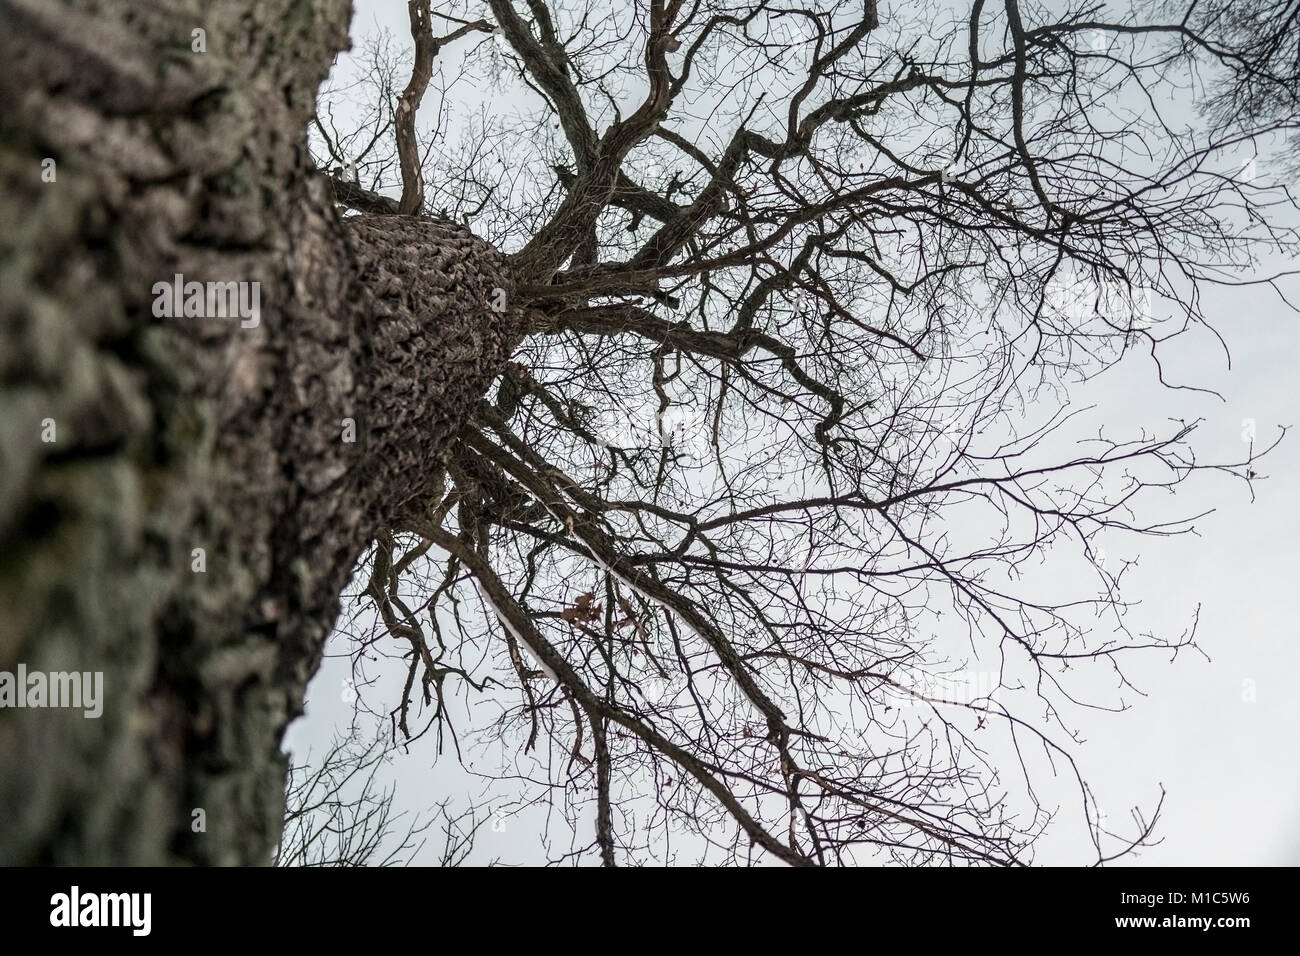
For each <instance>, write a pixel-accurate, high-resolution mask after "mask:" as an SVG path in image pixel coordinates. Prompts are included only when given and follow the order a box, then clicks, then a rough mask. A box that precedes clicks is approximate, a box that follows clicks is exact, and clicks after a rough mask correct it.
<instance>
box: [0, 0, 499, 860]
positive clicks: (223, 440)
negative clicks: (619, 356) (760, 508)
mask: <svg viewBox="0 0 1300 956" xmlns="http://www.w3.org/2000/svg"><path fill="white" fill-rule="evenodd" d="M349 15H350V11H349V7H348V3H347V0H313V2H308V0H242V2H212V3H207V4H199V3H195V2H185V0H165V2H157V3H150V4H147V5H139V4H136V3H134V2H130V0H118V2H107V3H105V2H102V0H101V2H92V0H75V2H69V3H54V2H52V0H0V62H3V64H4V66H3V69H0V102H3V103H4V104H5V106H4V111H3V113H2V114H0V223H2V224H3V229H2V230H0V430H2V431H0V672H10V673H15V672H16V670H17V668H18V666H19V665H20V664H21V665H25V668H26V671H27V672H28V673H32V672H45V673H48V672H55V671H61V672H67V671H78V672H97V671H98V672H102V673H103V712H102V715H101V716H100V717H98V718H94V717H87V716H85V715H84V714H83V711H82V710H79V709H71V708H48V707H47V708H44V709H33V708H26V707H25V708H17V707H5V708H4V709H0V863H4V864H28V863H73V862H76V863H105V864H115V863H173V862H194V863H216V864H231V863H262V862H266V861H267V860H268V859H269V853H270V850H271V848H272V847H273V846H274V843H275V841H276V839H277V837H278V834H279V830H280V820H281V812H282V806H281V804H282V799H283V797H282V793H283V782H284V773H285V764H284V760H283V758H282V757H281V755H280V739H281V736H282V733H283V731H284V729H285V727H286V725H287V724H288V722H289V721H290V720H291V719H292V718H293V717H295V716H296V715H298V714H299V713H300V712H301V708H302V700H303V694H304V691H305V688H306V684H307V681H308V680H309V679H310V677H311V675H312V673H313V672H314V671H315V669H316V667H317V665H318V663H319V660H320V655H321V649H322V646H323V643H324V640H325V638H326V636H327V634H328V633H329V630H330V627H331V625H332V624H333V622H334V619H335V616H336V614H337V611H338V595H339V593H340V591H341V589H342V588H343V586H344V585H345V583H346V581H347V576H348V573H349V570H350V568H351V566H352V565H353V562H354V561H355V559H356V558H357V556H358V555H359V554H360V553H361V551H362V549H364V547H365V546H366V544H367V543H368V541H369V540H370V539H371V537H372V535H373V533H374V531H375V529H376V528H377V527H378V526H379V525H380V524H381V523H384V522H386V521H388V520H391V519H393V518H395V517H398V516H400V514H401V513H402V512H403V511H404V510H405V509H407V508H411V507H419V506H420V505H421V503H422V502H423V501H424V500H425V499H426V498H427V493H428V492H429V491H430V489H431V487H432V486H433V485H434V483H435V482H436V480H437V479H436V478H435V476H436V475H438V474H439V473H440V470H441V469H440V467H439V459H440V457H441V455H442V453H443V451H444V450H445V448H446V446H447V443H448V441H449V439H450V436H451V435H452V434H454V432H455V431H456V430H457V428H458V427H459V426H460V424H461V423H462V422H463V420H464V417H465V415H466V414H467V410H468V409H469V408H470V407H471V406H472V404H473V403H474V401H476V400H477V399H478V398H479V397H480V396H481V395H482V394H483V393H484V391H485V390H486V388H487V386H488V384H489V382H490V381H491V379H492V377H493V376H494V375H495V374H496V372H497V370H498V368H499V365H500V363H501V362H502V361H503V359H504V357H505V354H506V352H507V350H508V348H509V347H510V344H511V342H512V340H513V338H514V327H513V319H512V317H511V314H510V313H509V312H505V313H498V312H496V311H494V310H493V309H492V308H491V305H492V304H494V290H496V289H502V290H505V291H504V294H505V296H507V298H508V296H509V294H510V293H511V291H512V289H511V286H510V282H509V278H508V276H507V274H506V270H505V267H504V264H503V260H502V259H501V257H500V256H499V255H497V253H496V252H495V251H494V250H492V249H491V248H490V247H489V246H487V245H486V244H485V243H483V242H481V241H480V240H477V239H475V238H474V237H473V236H471V235H470V234H469V233H468V232H466V231H465V230H462V229H459V228H457V227H453V226H450V225H447V224H439V223H431V222H425V221H420V220H416V219H412V218H406V217H362V218H358V219H351V220H346V221H340V219H339V218H338V216H337V215H336V213H335V211H334V207H333V205H332V202H331V197H330V194H329V187H328V184H327V183H326V182H325V181H324V180H323V179H321V178H320V177H319V176H318V175H317V174H316V172H315V171H314V170H313V169H312V168H311V164H310V161H309V158H308V156H307V152H306V146H305V129H306V125H307V122H308V120H309V118H310V116H311V114H312V109H313V99H314V95H315V91H316V89H317V87H318V85H319V84H320V82H321V81H322V79H323V78H324V76H325V75H326V72H327V71H328V69H329V66H330V64H331V62H332V60H333V57H334V55H335V53H336V52H337V51H338V50H339V49H341V48H343V47H344V46H345V45H346V42H347V27H348V21H349ZM199 29H201V30H203V31H204V33H203V34H202V35H201V39H202V40H203V47H204V50H203V51H199V50H198V46H199V43H198V40H196V36H199V35H197V34H195V33H194V31H195V30H199ZM45 160H53V166H51V164H50V163H48V162H44V161H45ZM51 169H52V170H53V171H54V181H52V182H51V181H47V180H48V179H49V176H50V173H49V170H51ZM177 274H180V275H183V277H184V282H190V281H197V282H203V283H209V282H247V283H258V286H257V287H256V288H257V290H258V297H259V300H260V315H259V316H257V321H256V324H255V325H254V322H253V318H252V317H251V316H249V317H246V318H244V319H242V320H241V318H240V317H221V316H219V315H212V314H210V312H209V314H207V315H206V316H202V317H199V316H192V317H188V318H185V317H174V318H167V317H159V316H157V315H156V314H155V312H156V310H157V309H158V308H159V306H158V302H159V299H160V294H159V293H158V292H157V291H156V290H155V285H156V284H158V283H167V284H172V283H173V282H174V277H175V276H176V275H177ZM247 288H248V289H249V290H252V289H253V288H254V287H253V286H251V285H250V286H248V287H247ZM495 296H496V298H497V301H499V300H500V296H501V293H495ZM250 297H251V292H250ZM208 305H209V307H210V306H211V302H209V303H208ZM353 438H354V440H349V439H353ZM51 439H52V440H51ZM198 549H202V550H201V551H200V550H198ZM199 810H201V811H202V813H201V814H200V813H198V812H197V811H199ZM200 824H201V825H200Z"/></svg>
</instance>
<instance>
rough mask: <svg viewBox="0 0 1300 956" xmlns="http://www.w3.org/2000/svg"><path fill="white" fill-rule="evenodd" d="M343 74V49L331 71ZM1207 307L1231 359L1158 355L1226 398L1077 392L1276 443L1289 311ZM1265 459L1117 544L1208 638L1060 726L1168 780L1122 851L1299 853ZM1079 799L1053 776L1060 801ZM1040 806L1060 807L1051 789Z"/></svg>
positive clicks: (1152, 389)
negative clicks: (1142, 534) (1161, 534)
mask: <svg viewBox="0 0 1300 956" xmlns="http://www.w3.org/2000/svg"><path fill="white" fill-rule="evenodd" d="M356 7H357V12H356V17H355V19H354V29H353V38H354V42H356V41H357V40H359V39H360V38H361V36H362V35H364V34H365V33H367V32H370V31H373V30H374V29H375V28H376V27H377V26H379V27H386V28H387V29H389V30H390V31H391V32H392V34H393V35H394V37H395V38H397V39H398V41H399V42H401V43H404V44H407V45H409V42H410V41H409V31H408V27H407V21H406V3H405V2H402V0H369V2H367V0H358V2H357V3H356ZM887 13H888V10H887V9H886V15H887ZM352 68H353V67H352V65H351V64H349V63H348V62H347V59H346V58H344V60H343V61H341V63H340V64H339V66H338V67H337V71H338V72H339V73H343V72H346V71H348V70H350V69H352ZM404 79H405V78H404V77H403V81H404ZM431 95H432V91H431ZM428 102H429V101H428V100H426V103H428ZM497 105H498V106H500V107H501V108H503V109H506V108H509V105H508V104H497ZM422 115H423V114H422ZM1267 161H1268V159H1267V157H1261V158H1260V160H1259V162H1261V163H1265V162H1267ZM1282 266H1283V264H1282V263H1276V262H1275V263H1272V267H1273V268H1279V267H1282ZM1290 291H1291V293H1292V298H1293V301H1297V302H1300V288H1296V286H1295V285H1294V284H1293V285H1292V286H1290ZM1205 312H1206V314H1207V316H1208V318H1209V319H1210V321H1211V322H1212V323H1213V324H1214V326H1215V328H1216V329H1217V330H1218V332H1219V333H1220V334H1221V335H1222V337H1223V339H1224V340H1225V341H1226V343H1227V345H1228V347H1229V349H1230V350H1231V367H1229V364H1228V360H1227V357H1226V356H1225V354H1224V351H1223V349H1222V348H1221V347H1220V346H1219V344H1218V342H1216V341H1215V340H1214V339H1213V337H1211V336H1209V335H1207V334H1196V335H1193V336H1191V337H1189V338H1188V339H1186V340H1185V341H1183V342H1181V343H1180V344H1179V345H1178V346H1177V347H1176V348H1174V349H1172V350H1171V351H1170V352H1168V353H1167V354H1165V356H1164V360H1165V374H1166V378H1167V379H1170V380H1172V381H1177V382H1185V383H1188V384H1194V385H1197V386H1200V387H1202V388H1208V389H1212V390H1215V391H1217V392H1219V393H1221V394H1222V396H1223V398H1224V400H1222V401H1221V400H1220V399H1218V398H1216V397H1214V396H1211V395H1205V394H1202V393H1197V392H1193V391H1170V390H1167V389H1161V388H1160V387H1158V385H1157V384H1156V380H1155V371H1154V368H1153V366H1152V364H1151V362H1150V360H1149V359H1144V358H1143V357H1142V356H1141V355H1139V354H1134V355H1133V356H1132V357H1131V358H1129V359H1126V360H1125V361H1124V363H1122V364H1121V365H1120V366H1119V367H1117V368H1115V369H1113V370H1111V371H1110V372H1108V373H1106V374H1105V375H1103V376H1102V377H1100V378H1099V379H1098V380H1096V381H1095V382H1093V383H1090V385H1089V386H1088V387H1087V389H1086V390H1085V389H1079V390H1078V391H1077V392H1076V394H1075V395H1074V396H1073V397H1074V400H1075V401H1076V402H1077V403H1078V404H1079V405H1086V404H1096V405H1097V406H1098V408H1099V412H1098V413H1099V414H1101V415H1102V416H1103V417H1104V418H1105V420H1106V421H1107V422H1110V423H1115V424H1116V425H1123V424H1125V423H1132V424H1133V425H1135V426H1137V425H1141V424H1146V425H1148V426H1153V427H1154V426H1158V425H1160V424H1161V423H1163V422H1165V421H1166V420H1167V419H1170V418H1182V419H1187V420H1192V419H1197V418H1203V419H1204V420H1205V424H1204V426H1203V427H1202V429H1201V430H1200V432H1199V436H1198V439H1197V442H1196V448H1197V451H1198V455H1199V456H1201V458H1202V460H1209V459H1214V458H1220V459H1224V460H1229V461H1231V460H1236V459H1239V458H1240V457H1241V456H1242V455H1243V452H1244V448H1245V446H1244V444H1243V430H1244V428H1245V427H1246V426H1245V422H1246V421H1247V420H1253V422H1254V425H1255V430H1256V444H1257V445H1258V444H1267V443H1269V442H1270V441H1271V440H1272V438H1273V436H1274V435H1275V434H1276V432H1277V428H1278V426H1282V425H1286V426H1291V425H1295V424H1297V423H1300V397H1298V396H1300V384H1297V378H1298V377H1297V372H1296V370H1297V368H1300V328H1297V319H1296V316H1295V314H1293V313H1292V312H1290V311H1289V310H1288V309H1287V308H1286V307H1285V306H1284V305H1283V303H1282V302H1281V301H1279V299H1278V297H1277V295H1276V294H1275V293H1273V292H1271V291H1270V290H1268V289H1266V288H1246V289H1238V290H1231V291H1229V290H1223V289H1210V290H1207V292H1206V294H1205ZM1259 471H1260V472H1261V473H1262V474H1263V475H1265V476H1267V480H1264V481H1260V482H1257V483H1256V484H1255V487H1254V495H1255V500H1254V501H1252V500H1251V497H1250V493H1249V491H1248V490H1247V489H1246V488H1245V487H1244V486H1243V485H1242V484H1241V483H1240V482H1239V481H1233V480H1230V479H1228V478H1227V477H1226V476H1219V475H1216V474H1201V475H1198V476H1196V477H1194V478H1193V479H1192V480H1190V481H1189V482H1187V483H1186V484H1185V485H1184V486H1182V488H1181V489H1180V490H1179V492H1178V495H1177V501H1176V503H1175V504H1176V510H1177V511H1178V512H1180V513H1182V514H1195V513H1199V512H1202V511H1208V510H1211V509H1213V513H1212V514H1209V515H1208V516H1206V517H1205V518H1203V519H1201V520H1199V521H1197V523H1196V530H1197V535H1196V536H1184V537H1176V538H1167V539H1158V538H1157V539H1145V540H1142V541H1140V542H1138V546H1137V547H1136V548H1135V549H1134V550H1133V551H1132V552H1131V553H1127V552H1126V553H1125V554H1122V555H1119V556H1117V557H1118V558H1136V559H1137V560H1138V564H1137V566H1136V567H1135V568H1134V569H1133V570H1132V571H1131V572H1130V577H1129V578H1127V579H1126V588H1125V594H1126V596H1128V597H1129V598H1131V599H1139V600H1140V601H1141V602H1142V603H1141V607H1140V608H1138V609H1137V610H1136V611H1135V612H1134V616H1133V618H1132V619H1131V620H1130V624H1131V625H1132V626H1133V627H1134V631H1135V632H1141V631H1146V630H1151V631H1155V632H1157V633H1162V634H1175V635H1176V634H1177V633H1179V632H1181V631H1182V630H1183V629H1185V628H1186V627H1187V626H1188V625H1189V624H1190V622H1191V620H1192V618H1193V615H1194V614H1195V611H1196V608H1197V606H1198V605H1199V607H1200V616H1199V628H1198V632H1197V634H1198V637H1197V643H1198V644H1199V646H1200V648H1201V650H1203V651H1204V655H1202V654H1199V653H1197V652H1195V651H1184V652H1182V653H1180V654H1179V655H1178V658H1177V660H1175V661H1172V662H1171V661H1170V655H1169V654H1168V653H1163V654H1160V653H1156V654H1152V655H1147V656H1143V657H1140V658H1138V657H1135V658H1133V659H1132V660H1131V662H1130V663H1129V664H1128V665H1127V666H1126V675H1127V676H1128V678H1129V680H1130V681H1131V682H1132V683H1133V684H1135V685H1136V686H1137V687H1138V688H1140V689H1141V690H1142V691H1144V692H1145V694H1146V696H1145V697H1140V696H1137V695H1135V694H1133V693H1131V692H1130V693H1127V694H1126V695H1125V697H1124V699H1125V700H1126V701H1127V702H1128V703H1129V704H1130V707H1129V709H1128V710H1127V711H1125V712H1123V713H1118V714H1111V713H1101V712H1097V711H1084V710H1079V711H1075V712H1072V713H1071V714H1070V716H1069V719H1068V720H1067V725H1068V726H1070V727H1072V728H1075V729H1077V730H1078V731H1080V733H1081V734H1082V736H1083V737H1085V738H1086V739H1087V743H1086V745H1084V746H1083V747H1081V748H1079V749H1078V751H1077V758H1078V760H1079V762H1080V767H1081V769H1082V770H1083V773H1084V777H1085V779H1087V780H1089V782H1090V783H1091V784H1092V785H1093V788H1094V792H1095V794H1096V796H1097V799H1098V801H1099V803H1100V805H1101V806H1102V807H1103V809H1105V811H1106V812H1107V814H1108V817H1109V820H1110V822H1112V823H1115V822H1116V821H1123V820H1125V819H1127V817H1128V814H1129V807H1130V806H1132V805H1134V804H1138V805H1141V806H1144V807H1149V806H1151V805H1153V803H1154V800H1155V798H1156V796H1157V795H1158V793H1159V788H1160V786H1161V785H1163V786H1164V788H1165V790H1166V791H1167V797H1166V799H1165V805H1164V811H1163V814H1162V823H1161V826H1160V828H1159V830H1158V835H1159V836H1160V837H1162V838H1163V842H1162V843H1160V845H1158V846H1154V847H1150V848H1147V849H1144V850H1143V851H1142V852H1141V854H1140V856H1137V857H1130V858H1127V859H1126V860H1125V861H1124V862H1125V863H1127V864H1137V865H1147V864H1150V865H1155V864H1165V865H1184V864H1209V865H1217V864H1263V865H1277V864H1290V865H1296V864H1300V761H1298V760H1297V751H1298V749H1300V748H1298V747H1297V732H1298V731H1300V624H1298V623H1297V615H1296V593H1297V590H1298V584H1300V582H1297V570H1300V506H1298V505H1297V503H1296V500H1295V494H1294V492H1293V488H1294V476H1295V475H1296V474H1297V472H1298V471H1300V430H1297V431H1296V432H1294V433H1293V434H1292V435H1291V436H1288V438H1287V439H1286V440H1285V441H1284V442H1283V443H1282V445H1281V447H1280V448H1278V449H1277V450H1276V451H1275V452H1274V453H1273V454H1272V455H1270V456H1269V457H1268V458H1267V459H1265V460H1264V461H1263V462H1262V463H1261V465H1260V467H1259ZM347 651H348V648H347V647H346V646H344V642H342V641H339V640H335V641H332V642H331V646H330V648H329V654H330V655H331V656H329V657H328V658H327V660H326V662H325V664H324V665H323V666H322V668H321V670H320V673H319V674H318V675H317V677H316V679H315V680H314V681H313V683H312V685H311V687H310V689H309V692H308V697H307V707H306V716H305V717H304V718H303V719H301V720H299V721H298V722H297V723H295V724H294V725H293V727H291V728H290V732H289V734H288V738H287V741H286V748H287V749H288V750H289V751H290V752H291V753H293V754H296V755H301V754H303V753H304V752H306V751H307V750H308V749H311V750H313V751H317V752H318V751H320V750H321V749H323V748H324V747H325V746H326V745H327V744H328V741H329V739H330V738H331V736H332V735H333V734H334V733H336V732H337V731H340V730H345V729H346V728H347V727H348V725H349V722H350V720H351V718H352V714H351V708H350V706H349V705H348V704H347V703H346V701H345V697H346V696H347V695H346V694H345V693H344V690H345V688H344V681H345V679H346V678H348V677H349V676H350V674H351V671H350V668H349V665H348V661H347ZM1207 656H1208V660H1207V659H1206V658H1207ZM390 670H391V671H392V675H391V676H390V679H389V680H388V681H386V682H385V681H380V682H379V683H378V684H377V685H376V686H375V687H374V688H372V689H367V690H366V691H365V693H366V694H367V695H370V694H373V695H375V696H374V700H375V702H376V705H379V704H387V705H388V706H391V703H392V702H395V700H396V697H397V694H398V693H399V692H400V686H401V683H400V682H401V680H402V679H403V677H404V668H403V667H402V666H394V667H392V668H390ZM1089 679H1095V680H1096V681H1097V683H1098V687H1097V689H1098V691H1099V693H1101V696H1105V694H1106V693H1112V692H1113V688H1114V683H1115V682H1114V679H1113V677H1112V676H1111V675H1109V674H1108V673H1107V672H1106V668H1104V667H1103V666H1100V665H1099V666H1097V667H1096V668H1095V674H1093V675H1090V676H1089ZM484 765H485V764H480V766H484ZM390 779H391V780H392V781H394V782H395V783H396V785H397V794H398V798H397V803H398V806H399V807H400V808H401V809H403V810H408V811H411V812H419V811H421V810H424V809H427V808H428V807H430V806H432V804H434V803H435V802H437V801H440V800H442V799H444V798H447V797H450V798H452V800H453V803H454V805H456V806H460V807H464V806H468V805H469V804H470V803H476V804H478V805H479V806H481V807H484V808H489V809H490V808H492V807H495V806H497V805H498V804H500V803H501V802H502V801H506V800H508V799H509V797H510V795H511V794H512V793H514V792H517V791H516V790H515V788H514V787H513V785H510V784H504V785H500V786H492V785H490V783H489V782H488V781H486V780H484V779H482V778H476V777H475V776H473V775H472V774H471V773H470V772H467V771H466V770H465V769H463V768H460V767H458V766H457V765H456V761H455V754H454V750H451V751H449V753H448V754H445V755H444V756H443V757H441V758H437V759H435V754H434V753H433V747H432V745H431V743H430V742H429V741H428V740H424V741H419V742H417V743H416V744H414V745H413V746H412V747H411V748H410V753H409V754H406V755H399V756H398V757H397V758H396V759H395V761H394V763H393V764H392V766H391V767H390ZM1049 792H1050V788H1049ZM1069 796H1070V791H1069V790H1068V788H1067V787H1066V786H1065V783H1064V782H1062V786H1061V791H1060V800H1061V801H1064V800H1068V799H1069ZM1044 803H1045V804H1046V805H1047V806H1049V807H1051V806H1052V805H1053V803H1052V799H1051V798H1050V796H1049V797H1048V798H1047V799H1045V800H1044ZM515 809H516V808H514V807H512V808H511V811H510V815H509V816H506V815H501V816H499V817H498V821H497V828H496V830H494V829H493V828H492V827H491V826H485V827H484V828H483V829H482V830H481V831H480V835H479V839H478V841H477V843H476V847H475V851H474V855H473V856H472V857H471V862H478V863H483V862H487V861H490V860H493V859H499V860H500V861H501V862H503V863H538V862H542V861H544V860H545V859H546V855H547V854H546V848H545V847H544V846H543V845H542V839H541V833H542V830H543V827H544V824H545V822H546V819H547V818H546V816H545V814H544V811H543V810H541V809H539V808H534V809H533V810H531V811H530V810H528V809H524V810H522V811H521V812H518V813H516V812H515ZM550 823H551V825H552V836H553V837H558V840H557V846H556V847H555V848H554V852H560V851H562V850H564V849H567V847H568V840H567V838H565V837H564V836H563V831H562V830H557V829H556V827H562V823H561V822H560V821H558V820H557V819H555V818H551V819H550ZM1120 825H1121V826H1122V825H1123V824H1122V823H1120ZM590 839H591V834H590V832H587V833H580V834H578V835H577V837H576V840H575V842H577V843H578V844H586V843H588V842H589V841H590ZM434 850H435V848H433V847H430V848H429V851H428V852H426V853H425V854H424V855H423V856H422V857H421V858H420V860H419V861H422V862H431V861H433V860H435V859H436V853H435V852H434ZM1090 851H1091V847H1090V846H1087V845H1086V844H1085V842H1084V841H1083V834H1082V832H1079V833H1072V832H1063V833H1060V834H1057V835H1055V836H1053V837H1050V838H1049V839H1048V840H1046V841H1045V842H1044V843H1042V844H1041V845H1040V846H1039V848H1038V853H1037V857H1036V861H1037V862H1039V863H1074V862H1086V861H1087V859H1088V853H1089V852H1090ZM688 860H689V857H685V858H683V862H687V861H688Z"/></svg>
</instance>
